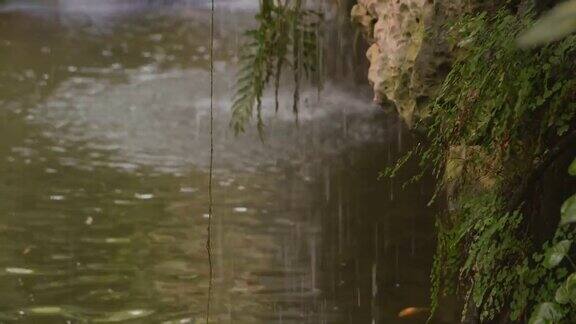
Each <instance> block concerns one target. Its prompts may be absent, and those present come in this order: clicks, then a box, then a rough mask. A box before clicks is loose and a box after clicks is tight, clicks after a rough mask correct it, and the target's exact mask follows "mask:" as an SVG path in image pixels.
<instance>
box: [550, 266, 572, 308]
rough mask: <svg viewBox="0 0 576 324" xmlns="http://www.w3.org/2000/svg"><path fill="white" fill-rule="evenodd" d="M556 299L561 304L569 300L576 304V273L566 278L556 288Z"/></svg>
mask: <svg viewBox="0 0 576 324" xmlns="http://www.w3.org/2000/svg"><path fill="white" fill-rule="evenodd" d="M554 299H555V300H556V302H557V303H559V304H567V303H569V302H572V303H573V304H576V273H573V274H571V275H570V276H569V277H568V278H566V281H565V282H564V283H563V284H562V285H561V286H560V287H559V288H558V290H556V296H555V297H554Z"/></svg>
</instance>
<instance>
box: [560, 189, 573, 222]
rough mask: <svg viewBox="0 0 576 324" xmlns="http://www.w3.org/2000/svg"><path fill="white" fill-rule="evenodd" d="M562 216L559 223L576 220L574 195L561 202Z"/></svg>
mask: <svg viewBox="0 0 576 324" xmlns="http://www.w3.org/2000/svg"><path fill="white" fill-rule="evenodd" d="M560 213H561V215H562V218H561V220H560V223H561V224H563V225H564V224H569V223H574V222H576V195H573V196H572V197H570V198H568V199H567V200H566V201H565V202H564V203H563V204H562V209H560Z"/></svg>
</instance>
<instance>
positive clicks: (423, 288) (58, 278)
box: [0, 0, 435, 323]
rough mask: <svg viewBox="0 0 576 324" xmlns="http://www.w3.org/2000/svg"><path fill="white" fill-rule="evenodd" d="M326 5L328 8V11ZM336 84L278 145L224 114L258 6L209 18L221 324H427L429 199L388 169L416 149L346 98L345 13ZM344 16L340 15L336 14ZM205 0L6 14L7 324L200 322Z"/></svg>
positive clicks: (273, 122)
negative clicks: (421, 311) (386, 174)
mask: <svg viewBox="0 0 576 324" xmlns="http://www.w3.org/2000/svg"><path fill="white" fill-rule="evenodd" d="M319 6H320V5H319ZM321 6H322V8H320V9H322V10H326V13H327V23H326V24H327V27H326V34H325V37H324V38H323V39H324V40H323V42H324V43H325V46H327V47H326V48H327V49H328V50H329V52H327V53H328V54H327V58H326V60H325V62H324V64H325V65H326V66H325V67H324V70H325V73H326V78H327V81H326V85H325V87H324V90H323V91H322V92H321V93H320V95H318V91H317V89H315V88H314V87H308V88H307V89H306V91H304V93H303V95H302V102H301V106H302V107H301V112H300V116H299V123H298V124H296V123H295V121H294V116H293V115H292V113H291V112H290V107H291V106H292V101H291V100H292V99H291V98H292V95H291V93H290V90H291V85H290V83H289V82H286V84H285V85H284V86H283V91H282V93H281V98H280V99H281V106H282V107H281V110H280V112H279V113H278V114H275V113H273V109H272V107H273V102H274V100H273V98H271V97H270V96H269V95H268V94H267V96H266V98H265V100H264V106H265V107H264V108H265V109H266V108H269V109H266V111H267V113H266V114H265V122H266V126H267V127H266V134H265V141H264V142H261V141H260V139H259V138H258V136H257V134H256V133H255V131H254V130H252V129H251V130H250V131H248V133H247V134H244V135H241V136H238V137H237V136H235V135H234V134H233V132H232V131H231V130H230V129H229V127H228V123H229V119H230V114H229V106H230V97H231V94H232V90H233V81H234V73H235V71H236V69H237V65H238V57H237V55H238V48H239V44H240V43H241V41H242V36H241V35H242V32H243V30H245V29H246V28H249V27H250V26H252V25H253V24H254V21H253V19H252V16H253V14H254V12H253V10H254V2H251V1H232V0H229V1H222V2H220V5H219V6H218V11H217V14H216V39H215V45H216V57H215V68H216V76H215V77H216V101H215V102H216V106H215V107H216V111H215V114H216V119H215V124H216V132H215V138H216V146H215V154H216V160H215V161H216V165H215V168H216V169H215V180H214V181H215V189H214V190H215V196H214V200H215V204H216V205H215V212H214V215H213V218H212V223H213V225H214V227H213V229H212V235H213V237H212V238H213V242H214V243H213V244H214V255H213V258H214V274H215V278H214V296H213V300H212V302H213V305H212V309H213V313H212V320H213V321H214V322H215V323H396V322H398V323H409V322H414V323H422V322H423V321H424V318H425V315H424V316H422V315H421V316H420V317H414V318H409V319H404V318H398V312H399V311H400V310H402V309H404V308H406V307H425V306H426V305H427V303H428V289H429V285H428V276H429V269H430V264H431V258H432V257H431V256H432V253H433V250H434V235H433V231H432V228H433V224H432V222H433V221H432V220H433V218H432V214H433V213H434V212H435V210H434V209H433V208H426V203H427V199H428V198H429V195H430V191H431V187H432V183H431V182H430V181H423V182H422V183H419V184H417V185H414V186H410V187H408V188H407V189H406V190H401V185H402V182H403V179H402V178H404V179H406V178H407V177H409V176H410V175H411V174H412V173H413V172H415V169H414V168H412V172H406V173H405V174H403V175H402V177H400V178H398V179H395V180H394V181H391V180H381V181H378V180H377V175H378V171H380V170H382V169H383V168H384V167H385V166H386V165H389V164H390V163H392V161H394V160H395V159H396V158H397V157H399V156H400V155H401V153H402V152H404V151H406V150H407V149H409V148H410V146H411V145H413V144H414V140H413V139H411V137H410V136H409V134H408V133H407V132H406V131H405V130H404V129H403V127H402V126H401V123H400V122H399V121H398V120H397V118H396V117H395V116H394V115H392V114H387V113H385V112H384V111H383V110H381V109H379V108H378V107H375V106H374V105H373V104H372V103H371V102H370V99H369V98H370V94H369V92H368V88H367V87H366V85H362V84H357V83H356V82H354V80H355V79H357V77H356V76H357V75H363V74H364V70H362V69H361V68H360V69H359V70H355V69H354V66H356V65H357V60H358V58H355V57H354V56H353V55H350V52H351V49H350V48H351V44H352V43H353V38H352V37H351V36H352V35H350V34H349V31H348V27H343V26H346V23H345V22H346V21H347V18H346V17H342V16H339V15H338V14H337V13H338V10H337V8H336V7H335V6H334V5H329V4H328V2H327V3H326V4H322V5H321ZM340 12H344V11H343V10H342V9H341V10H340ZM208 17H209V14H208V12H207V7H206V1H172V2H170V1H108V0H107V1H99V2H95V1H88V0H86V1H82V0H60V1H45V2H37V1H36V2H35V1H26V2H22V1H13V2H8V3H7V4H5V5H4V6H3V7H2V8H1V9H0V85H1V87H0V104H1V105H0V123H1V125H0V132H1V136H0V179H1V180H0V247H1V248H0V287H1V289H0V322H7V323H11V322H18V323H65V322H70V323H80V322H132V323H201V322H203V321H205V307H206V300H207V299H206V297H207V289H208V262H207V254H206V251H205V246H204V245H205V240H206V226H207V218H208V214H207V209H208V206H207V202H208V196H207V183H208V176H207V163H208V159H209V156H208V154H209V147H208V143H209V137H208V130H209V129H208V113H209V110H208V109H209V97H208V94H209V88H208V81H209V74H208V67H209V56H208V52H207V48H208V38H207V35H208V26H209V25H208V24H209V21H208V20H207V19H208Z"/></svg>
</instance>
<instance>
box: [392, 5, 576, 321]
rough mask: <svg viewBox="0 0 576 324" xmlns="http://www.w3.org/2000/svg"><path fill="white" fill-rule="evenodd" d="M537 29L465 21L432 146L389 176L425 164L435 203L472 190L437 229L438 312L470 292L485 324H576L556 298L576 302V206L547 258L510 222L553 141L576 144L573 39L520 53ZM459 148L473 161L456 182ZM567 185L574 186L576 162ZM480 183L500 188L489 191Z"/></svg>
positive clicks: (436, 111)
mask: <svg viewBox="0 0 576 324" xmlns="http://www.w3.org/2000/svg"><path fill="white" fill-rule="evenodd" d="M532 21H533V19H532V16H531V14H527V15H524V16H515V15H513V14H510V13H508V12H507V11H500V12H498V13H496V14H494V15H488V14H485V13H483V14H478V15H475V16H469V17H464V18H463V19H461V20H460V21H459V22H457V23H455V24H454V25H453V26H452V27H451V29H450V30H451V33H452V35H453V38H452V42H453V44H454V46H455V47H456V48H457V53H458V55H457V57H456V59H455V62H454V65H453V67H452V69H451V71H450V72H449V74H448V76H447V77H446V79H445V81H444V83H443V84H442V86H441V88H440V90H439V93H438V96H437V97H436V99H435V101H434V102H433V103H432V104H431V105H430V106H429V114H428V116H427V117H426V118H425V119H423V120H420V121H418V128H420V129H425V131H426V135H427V137H428V139H429V140H430V145H429V146H427V147H424V146H417V147H416V148H415V149H414V150H412V151H411V152H410V153H408V155H406V156H405V157H404V158H403V159H401V160H399V161H398V163H397V164H396V166H394V167H390V168H388V169H387V170H386V171H385V172H383V173H382V175H383V176H394V175H395V174H396V173H397V172H398V168H399V167H401V166H402V165H403V164H405V163H406V161H407V159H410V158H413V157H418V158H419V163H420V166H421V168H422V172H426V171H431V172H432V173H433V174H434V175H435V176H436V177H437V179H438V182H439V184H438V189H437V192H438V191H440V190H441V189H443V188H448V189H451V188H449V186H454V184H455V183H457V184H458V187H460V188H464V190H460V191H459V192H458V193H457V194H456V195H455V196H453V197H452V198H453V200H456V203H457V206H456V208H455V212H452V213H450V214H449V215H446V216H445V217H444V219H441V220H439V221H438V229H439V237H438V248H437V254H436V257H435V261H434V266H433V272H432V309H433V310H434V309H435V308H436V307H437V305H438V300H439V298H440V297H441V296H443V295H446V294H458V293H460V292H463V293H464V295H465V296H466V303H474V305H475V306H477V308H478V309H479V311H480V317H481V320H482V321H489V320H491V319H494V318H495V317H496V316H497V315H499V314H501V313H502V311H503V310H504V309H508V310H510V317H511V319H512V320H515V321H522V322H526V321H527V319H528V316H529V315H530V314H533V315H532V316H531V320H530V322H531V323H552V322H553V323H558V322H560V318H562V319H563V320H566V321H568V322H569V321H571V320H576V319H575V318H571V317H570V316H572V315H570V314H571V313H570V312H569V309H570V307H573V305H568V303H566V304H560V303H557V302H556V303H555V302H553V301H554V298H555V296H556V295H557V294H559V295H560V297H561V298H560V299H561V300H562V301H567V300H570V298H568V297H567V296H569V294H570V293H571V291H572V290H569V289H572V288H571V287H572V286H569V285H568V284H566V283H565V281H566V280H567V279H566V278H567V276H568V274H569V273H570V272H572V271H573V270H575V269H574V267H573V265H571V259H570V255H572V254H573V249H572V244H571V243H572V240H574V236H575V230H574V228H573V227H572V226H573V225H572V223H573V222H576V195H575V196H573V197H571V198H570V199H568V200H567V201H566V202H565V203H564V205H563V206H562V210H561V225H562V226H561V227H559V229H558V231H557V232H556V234H555V236H554V238H553V239H552V240H551V241H550V242H548V243H546V244H545V245H544V247H543V248H542V249H538V248H537V246H534V244H533V243H532V238H531V237H530V236H529V235H527V230H526V228H527V226H526V224H527V222H529V220H527V219H526V217H525V215H523V213H521V212H520V211H513V210H510V209H511V208H510V206H509V205H508V203H509V202H508V201H507V199H506V198H507V197H509V196H510V191H512V192H514V190H520V188H521V186H519V185H518V184H521V183H522V182H523V179H524V178H526V177H527V175H528V174H531V173H532V172H533V171H534V170H535V169H536V167H537V166H538V164H539V163H540V161H543V160H545V159H546V158H547V157H548V154H549V147H550V145H551V143H553V142H554V140H557V139H558V138H559V137H562V136H564V135H566V134H567V133H568V132H574V130H573V129H571V125H573V124H574V121H575V119H576V103H575V101H574V93H576V80H575V79H574V73H575V71H576V60H574V57H576V37H574V36H571V37H567V38H565V39H563V40H562V41H558V42H556V43H553V44H549V45H546V46H544V47H542V48H540V49H538V50H533V51H524V50H521V49H519V48H517V46H516V39H517V37H518V34H519V33H520V32H521V31H522V30H525V29H526V28H527V27H528V26H530V25H531V24H532ZM455 148H468V150H467V151H466V152H467V153H466V154H464V157H460V156H456V158H458V159H460V160H464V161H458V163H457V164H456V169H457V170H458V171H459V172H460V173H461V174H458V173H457V174H456V175H455V176H454V175H453V176H452V177H451V175H450V174H447V173H446V170H447V167H448V166H450V164H451V162H452V159H455V156H453V155H454V154H453V152H454V151H457V150H455ZM569 173H570V174H576V162H574V163H573V165H571V167H570V170H569ZM419 176H421V174H420V175H418V176H417V177H419ZM482 177H489V178H493V179H494V181H493V184H492V185H491V186H489V187H487V186H484V187H482V186H481V185H480V184H481V182H482V180H483V179H482ZM520 207H521V205H519V206H513V207H512V208H520ZM551 212H552V213H557V212H558V211H551ZM535 249H536V250H537V251H536V252H535V253H534V250H535ZM567 262H569V263H567ZM570 269H572V271H570ZM456 282H457V283H458V284H456ZM559 287H564V288H562V289H563V290H561V292H560V293H558V290H559ZM569 292H570V293H569ZM537 305H540V306H538V307H536V306H537ZM574 316H576V315H574Z"/></svg>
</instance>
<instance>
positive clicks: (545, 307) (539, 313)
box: [528, 303, 562, 324]
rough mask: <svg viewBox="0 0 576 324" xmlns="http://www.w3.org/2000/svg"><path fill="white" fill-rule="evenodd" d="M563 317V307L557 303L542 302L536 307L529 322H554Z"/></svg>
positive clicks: (548, 323)
mask: <svg viewBox="0 0 576 324" xmlns="http://www.w3.org/2000/svg"><path fill="white" fill-rule="evenodd" d="M561 318H562V309H561V307H560V305H558V304H556V303H541V304H539V305H538V306H536V308H535V309H534V312H532V316H530V321H529V322H528V324H553V323H557V322H558V321H559V320H560V319H561Z"/></svg>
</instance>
